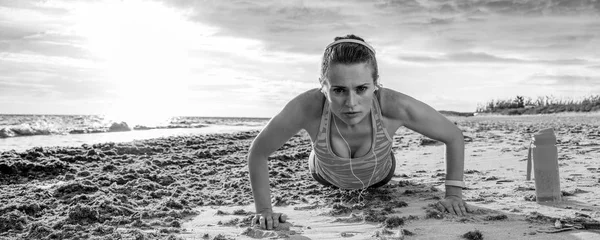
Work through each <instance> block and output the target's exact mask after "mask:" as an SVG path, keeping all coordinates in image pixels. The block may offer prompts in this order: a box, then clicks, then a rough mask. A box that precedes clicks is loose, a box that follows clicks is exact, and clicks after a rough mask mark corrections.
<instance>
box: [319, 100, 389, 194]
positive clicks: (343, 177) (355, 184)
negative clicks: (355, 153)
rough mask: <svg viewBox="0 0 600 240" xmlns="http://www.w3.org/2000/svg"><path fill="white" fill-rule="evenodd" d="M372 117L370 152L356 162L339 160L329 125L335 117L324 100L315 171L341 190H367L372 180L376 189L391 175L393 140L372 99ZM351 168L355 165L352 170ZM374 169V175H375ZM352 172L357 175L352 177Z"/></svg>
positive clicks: (345, 159)
mask: <svg viewBox="0 0 600 240" xmlns="http://www.w3.org/2000/svg"><path fill="white" fill-rule="evenodd" d="M370 115H371V122H372V128H373V141H372V145H371V149H369V152H368V153H367V154H365V155H364V156H362V157H357V158H344V157H339V156H337V155H335V153H333V150H332V149H331V144H330V136H331V134H330V132H331V128H330V125H331V119H332V117H333V115H332V113H331V111H330V109H329V103H328V101H327V100H325V104H324V105H323V113H322V115H321V125H320V126H319V132H318V133H317V137H316V139H315V142H313V144H312V147H313V153H314V157H315V158H316V159H315V161H314V164H315V170H314V171H315V172H316V173H317V174H319V175H320V176H321V177H322V178H323V179H325V180H327V181H328V182H330V183H331V184H333V185H335V186H336V187H338V188H341V189H361V188H363V184H364V187H368V186H367V185H368V184H369V179H371V176H373V178H372V179H371V182H370V185H373V184H375V183H378V182H380V181H381V180H383V179H384V178H385V177H386V176H387V175H388V173H389V172H390V171H391V168H392V159H391V152H392V138H391V137H390V136H389V135H388V133H387V131H386V130H385V128H384V126H383V120H382V116H381V109H380V106H379V101H378V100H377V97H373V104H372V107H371V113H370ZM375 156H377V158H375ZM376 162H377V164H376ZM350 164H352V170H351V169H350V167H351V166H350ZM374 168H375V174H374V175H373V169H374ZM352 171H353V172H354V174H352ZM354 175H356V177H355V176H354ZM357 177H358V178H359V179H360V181H359V180H358V179H357ZM361 181H362V183H361Z"/></svg>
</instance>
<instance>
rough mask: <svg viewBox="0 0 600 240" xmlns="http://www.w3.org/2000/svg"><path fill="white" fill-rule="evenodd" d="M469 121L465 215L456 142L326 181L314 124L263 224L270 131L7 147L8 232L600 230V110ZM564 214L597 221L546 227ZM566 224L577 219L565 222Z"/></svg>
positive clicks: (409, 150)
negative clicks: (554, 192) (275, 223)
mask: <svg viewBox="0 0 600 240" xmlns="http://www.w3.org/2000/svg"><path fill="white" fill-rule="evenodd" d="M450 119H451V120H453V121H455V122H456V123H457V125H458V126H459V128H461V129H462V130H463V134H464V135H465V142H466V146H465V181H466V183H467V185H468V189H466V190H464V192H463V193H464V199H465V200H466V201H467V202H468V204H469V205H470V206H471V207H472V209H473V212H472V213H471V214H469V215H468V216H465V217H458V216H453V215H449V214H445V213H441V212H438V211H437V210H435V209H434V208H433V207H431V204H433V203H435V202H436V201H437V200H438V199H440V198H442V197H443V196H444V193H443V181H444V177H445V176H444V175H445V174H444V173H445V170H444V169H445V163H444V146H443V144H440V143H437V142H435V141H432V140H430V139H426V138H424V137H423V136H421V135H419V134H417V133H414V132H412V131H410V130H407V129H400V130H399V131H398V132H397V134H396V136H395V137H394V142H395V144H394V153H395V155H396V159H397V161H398V162H397V163H398V165H397V166H398V167H397V169H396V172H395V175H394V178H393V179H392V181H391V182H390V183H389V184H387V185H386V186H384V187H382V188H379V189H375V190H368V191H366V192H365V195H364V199H358V194H357V192H356V191H345V190H339V189H333V188H330V187H323V186H321V185H319V184H318V183H317V182H316V181H314V180H312V178H311V177H310V175H309V174H308V164H307V162H306V159H307V157H308V155H309V153H310V140H309V138H308V136H307V135H306V134H305V133H304V132H301V133H300V134H297V135H296V136H294V137H293V138H292V139H291V140H290V141H288V142H287V143H286V144H285V145H284V146H283V147H282V148H281V149H279V150H278V151H277V152H275V153H274V154H273V155H272V156H271V157H270V158H269V159H270V162H269V165H270V169H271V171H270V179H271V183H272V187H271V189H272V198H273V205H274V208H275V211H279V212H284V213H286V214H287V215H288V216H289V220H288V223H287V224H284V225H283V226H282V228H280V229H276V230H274V231H266V230H259V229H256V228H252V227H250V225H249V223H250V219H251V217H252V212H253V211H254V206H253V204H252V194H251V190H250V184H249V179H248V170H247V162H246V161H247V160H246V156H247V151H248V147H249V145H250V143H251V141H252V140H253V138H254V137H255V136H256V134H257V133H258V132H257V131H251V132H243V133H235V134H218V135H205V136H181V137H167V138H159V139H150V140H141V141H134V142H129V143H116V144H115V143H103V144H94V145H84V146H82V147H54V148H34V149H30V150H28V151H26V152H14V151H13V152H2V153H0V187H1V191H0V206H1V207H0V239H13V238H28V239H77V238H96V239H252V238H267V239H272V238H281V239H465V238H464V237H463V235H465V234H467V233H469V236H470V238H469V239H477V236H478V234H481V236H483V238H484V239H508V238H510V239H598V238H600V231H599V230H596V229H589V228H594V226H596V225H594V224H595V223H598V220H600V206H599V204H600V198H599V197H598V196H600V195H599V192H600V190H599V189H600V188H599V186H600V182H599V181H600V180H599V177H600V170H599V169H600V151H599V150H600V118H599V117H597V116H585V115H582V116H560V115H555V116H543V117H534V116H528V117H495V116H488V117H486V116H482V117H479V116H478V117H470V118H460V117H456V118H452V117H451V118H450ZM546 127H553V128H554V129H555V131H556V132H557V137H558V144H557V147H558V149H559V165H560V177H561V189H562V191H563V201H562V202H560V203H557V204H545V205H541V204H538V203H536V202H535V200H534V197H535V184H534V181H533V179H532V180H531V181H526V180H525V176H526V173H525V170H526V161H524V159H526V157H527V148H528V146H529V140H530V135H531V134H532V133H533V132H535V131H537V130H540V129H543V128H546ZM556 220H560V221H561V222H562V223H563V224H566V225H573V226H575V227H580V228H581V227H587V228H588V229H572V230H569V231H563V232H557V233H547V232H548V230H556V229H555V228H554V225H555V222H556ZM563 230H565V229H563Z"/></svg>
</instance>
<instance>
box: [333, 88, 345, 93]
mask: <svg viewBox="0 0 600 240" xmlns="http://www.w3.org/2000/svg"><path fill="white" fill-rule="evenodd" d="M333 92H334V93H343V92H344V89H341V88H336V89H333Z"/></svg>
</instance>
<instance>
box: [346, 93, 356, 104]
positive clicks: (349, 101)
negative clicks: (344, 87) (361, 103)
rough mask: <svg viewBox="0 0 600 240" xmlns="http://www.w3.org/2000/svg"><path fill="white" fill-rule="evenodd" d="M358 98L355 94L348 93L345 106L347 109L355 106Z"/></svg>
mask: <svg viewBox="0 0 600 240" xmlns="http://www.w3.org/2000/svg"><path fill="white" fill-rule="evenodd" d="M357 97H358V96H356V93H354V92H352V91H350V93H349V94H348V98H346V106H348V107H353V106H355V105H356V101H357V99H356V98H357Z"/></svg>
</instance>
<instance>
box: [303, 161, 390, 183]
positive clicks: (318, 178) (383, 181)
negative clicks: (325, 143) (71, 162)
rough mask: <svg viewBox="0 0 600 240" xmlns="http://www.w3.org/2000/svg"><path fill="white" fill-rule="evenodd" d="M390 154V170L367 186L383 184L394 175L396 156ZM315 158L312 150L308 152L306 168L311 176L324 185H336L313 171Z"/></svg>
mask: <svg viewBox="0 0 600 240" xmlns="http://www.w3.org/2000/svg"><path fill="white" fill-rule="evenodd" d="M390 155H392V168H391V169H390V172H389V173H388V175H387V176H386V177H385V178H384V179H383V180H381V181H379V182H378V183H375V184H373V185H371V186H369V187H368V188H378V187H381V186H383V185H385V184H387V183H388V182H389V181H390V180H392V177H394V172H395V171H396V158H395V157H394V153H390ZM315 159H316V156H315V155H314V152H311V153H310V156H309V157H308V161H309V162H308V169H309V171H310V174H311V175H312V177H313V178H314V179H315V180H316V181H317V182H319V183H321V184H323V185H325V186H332V187H336V186H334V185H333V184H331V183H330V182H328V181H327V180H325V179H323V177H321V175H319V174H318V173H317V172H316V171H315V168H314V166H315V162H314V161H315Z"/></svg>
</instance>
